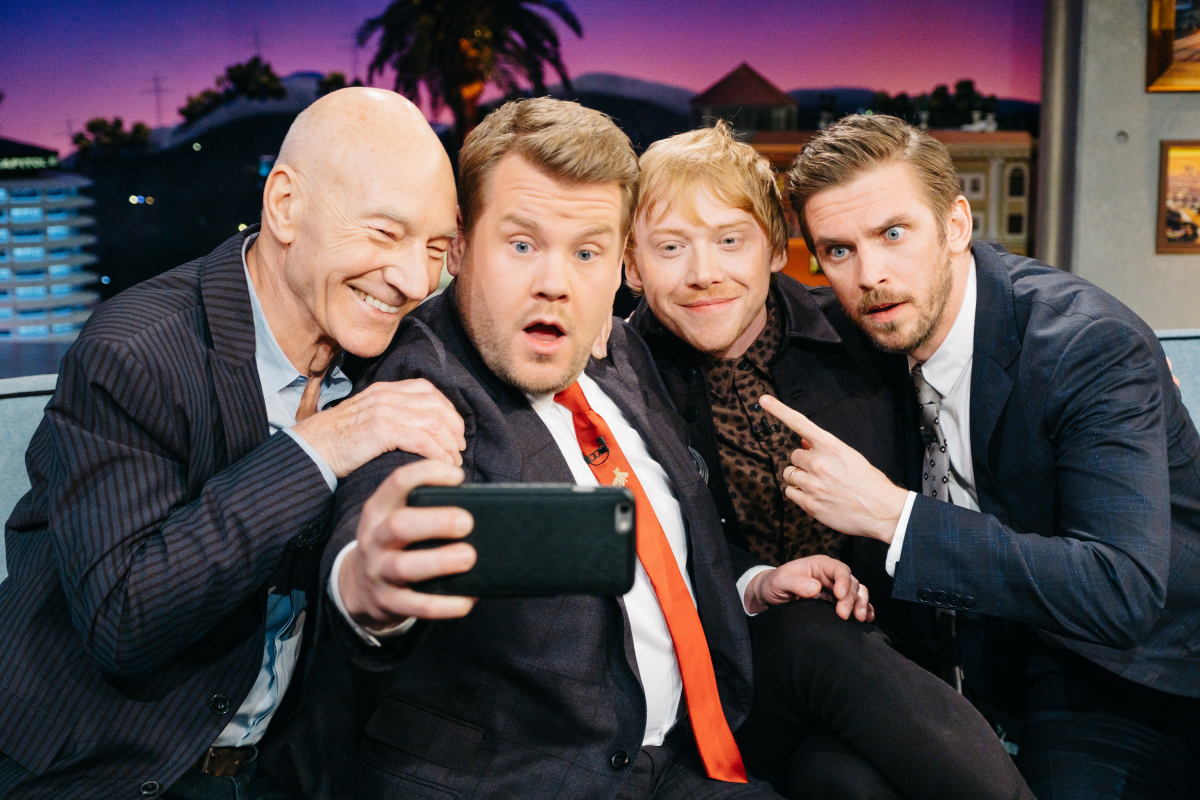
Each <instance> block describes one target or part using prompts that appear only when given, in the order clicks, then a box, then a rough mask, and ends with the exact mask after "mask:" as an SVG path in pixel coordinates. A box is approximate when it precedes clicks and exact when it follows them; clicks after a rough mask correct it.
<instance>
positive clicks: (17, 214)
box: [11, 207, 42, 222]
mask: <svg viewBox="0 0 1200 800" xmlns="http://www.w3.org/2000/svg"><path fill="white" fill-rule="evenodd" d="M11 216H12V221H13V222H41V221H42V210H41V209H40V208H36V207H35V208H14V209H13V210H12V214H11Z"/></svg>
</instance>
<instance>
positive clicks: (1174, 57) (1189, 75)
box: [1146, 0, 1200, 92]
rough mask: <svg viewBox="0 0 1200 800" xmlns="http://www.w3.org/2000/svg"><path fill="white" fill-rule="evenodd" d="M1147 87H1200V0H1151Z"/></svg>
mask: <svg viewBox="0 0 1200 800" xmlns="http://www.w3.org/2000/svg"><path fill="white" fill-rule="evenodd" d="M1149 6H1150V24H1149V26H1148V27H1147V42H1146V91H1148V92H1197V91H1200V0H1150V3H1149Z"/></svg>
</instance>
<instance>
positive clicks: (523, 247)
mask: <svg viewBox="0 0 1200 800" xmlns="http://www.w3.org/2000/svg"><path fill="white" fill-rule="evenodd" d="M513 249H514V250H516V251H517V253H518V254H519V255H523V256H524V255H528V254H529V253H530V252H532V251H533V246H532V245H530V244H529V242H513Z"/></svg>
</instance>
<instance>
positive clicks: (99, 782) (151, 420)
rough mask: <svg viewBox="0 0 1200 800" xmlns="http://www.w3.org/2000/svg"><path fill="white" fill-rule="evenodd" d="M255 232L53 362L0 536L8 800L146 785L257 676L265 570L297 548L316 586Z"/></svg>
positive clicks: (218, 720) (137, 294)
mask: <svg viewBox="0 0 1200 800" xmlns="http://www.w3.org/2000/svg"><path fill="white" fill-rule="evenodd" d="M254 230H256V228H251V229H249V230H247V231H245V232H244V233H242V234H240V235H238V236H235V237H234V238H232V239H230V240H229V241H227V242H225V243H224V244H223V245H221V246H220V247H219V248H217V250H216V251H214V252H213V253H212V254H210V255H208V256H206V257H204V258H201V259H199V260H197V261H194V262H192V263H190V264H185V265H184V266H181V267H178V268H176V269H173V270H171V271H170V272H167V273H164V274H163V275H160V276H159V277H157V278H154V279H152V280H150V281H147V282H145V283H143V284H140V285H138V286H135V287H134V288H132V289H129V290H128V291H126V292H123V293H122V294H121V295H119V296H118V297H116V298H114V299H112V300H110V301H108V302H107V303H105V304H104V305H103V306H101V307H100V308H99V309H98V310H97V312H96V313H95V314H94V315H93V316H92V318H91V319H90V320H89V321H88V324H87V326H86V327H85V329H84V330H83V332H82V333H81V334H80V337H79V339H78V341H76V342H75V344H74V345H72V347H71V349H70V350H69V351H68V352H67V353H66V355H65V356H64V358H63V363H62V367H61V371H60V374H59V381H58V388H57V391H56V392H55V395H54V397H53V399H52V400H51V402H50V404H49V406H48V407H47V409H46V414H45V417H44V419H43V421H42V423H41V425H40V426H39V428H38V430H37V432H36V433H35V435H34V437H33V440H32V442H31V444H30V446H29V450H28V454H27V456H26V463H27V466H28V470H29V476H30V482H31V484H32V488H31V489H30V491H29V493H28V494H27V495H25V497H24V498H22V499H21V501H20V503H19V504H18V505H17V507H16V509H15V510H14V512H13V514H12V517H11V518H10V519H9V521H8V525H7V527H6V529H5V535H6V537H7V538H6V546H7V557H8V571H9V577H8V580H6V581H5V582H4V583H3V584H2V585H0V642H2V643H3V645H2V647H3V657H2V658H0V777H2V776H3V775H5V774H8V775H10V776H11V775H12V774H13V773H14V766H13V765H14V763H15V764H16V765H17V771H20V772H22V773H23V777H24V779H23V781H22V782H21V783H20V784H19V785H18V786H17V788H16V789H15V790H13V791H12V793H11V795H10V796H11V797H13V798H17V797H48V796H54V797H106V798H120V797H129V798H142V797H144V796H146V795H151V796H153V795H154V794H156V793H161V792H162V791H163V790H165V789H166V787H168V786H169V785H170V784H171V783H173V782H174V781H175V780H176V779H177V778H178V777H179V776H180V775H181V774H182V773H183V771H184V770H186V769H187V768H188V766H190V765H191V764H193V763H194V762H195V761H196V760H197V759H198V758H199V756H200V755H201V753H202V752H203V751H204V749H205V748H206V747H208V746H209V745H210V744H211V743H212V742H213V740H214V739H216V737H217V734H218V733H220V731H221V730H222V729H223V728H224V727H225V726H226V725H227V724H228V722H229V720H230V719H231V718H232V716H233V714H234V712H236V710H237V708H238V707H239V706H240V705H241V703H242V700H243V699H244V698H245V696H246V694H247V693H248V692H249V690H250V687H251V686H252V685H253V683H254V680H255V677H256V676H257V674H258V672H259V667H260V665H261V662H262V658H263V646H264V645H263V643H264V638H263V637H264V627H263V626H264V619H265V617H264V614H265V608H266V600H267V588H268V583H269V582H270V581H271V579H272V578H273V577H275V578H278V577H279V576H278V571H279V570H281V569H283V567H281V564H283V565H287V564H289V563H290V564H293V565H295V564H299V563H300V562H301V561H302V560H303V559H299V557H298V555H297V551H298V550H305V551H308V552H309V553H310V555H308V559H309V560H310V561H311V564H312V565H311V569H312V570H313V571H314V573H315V568H316V564H317V558H318V557H319V550H318V549H314V548H313V546H314V545H317V544H319V543H320V541H321V540H322V538H323V536H324V533H325V527H326V524H327V520H328V515H329V512H330V510H331V507H332V495H331V493H330V492H329V489H328V487H327V485H326V484H325V480H324V479H323V478H322V477H321V473H320V472H319V470H318V469H317V467H316V465H315V464H314V463H313V462H312V460H311V459H310V458H309V457H308V456H307V455H306V454H305V453H304V451H303V450H302V449H301V448H300V447H299V446H298V445H297V444H296V443H295V442H294V441H293V440H292V439H291V438H290V437H289V436H287V435H283V434H276V435H275V436H271V437H269V438H268V435H267V434H268V428H267V417H266V408H265V405H264V402H263V396H262V389H261V387H260V386H259V380H258V370H257V366H256V364H255V359H254V322H253V319H252V317H251V311H250V298H249V293H248V291H247V287H246V279H245V273H244V272H243V268H242V259H241V249H242V242H243V240H244V237H245V236H246V235H248V234H250V233H252V232H253V231H254ZM5 762H7V769H5ZM3 795H4V791H3V788H2V787H0V796H3Z"/></svg>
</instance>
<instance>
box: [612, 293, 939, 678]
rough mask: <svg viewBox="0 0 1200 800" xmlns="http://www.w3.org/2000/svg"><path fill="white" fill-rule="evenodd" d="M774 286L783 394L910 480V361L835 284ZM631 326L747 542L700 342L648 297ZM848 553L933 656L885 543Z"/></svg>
mask: <svg viewBox="0 0 1200 800" xmlns="http://www.w3.org/2000/svg"><path fill="white" fill-rule="evenodd" d="M771 292H772V293H773V295H774V297H775V302H776V304H777V306H778V308H779V311H780V313H781V314H782V315H783V326H784V337H785V342H784V346H783V347H781V348H780V349H779V352H778V353H777V354H776V356H775V360H774V361H773V362H772V363H771V379H772V381H773V382H774V384H775V388H776V390H777V391H778V393H779V399H780V400H782V401H783V402H784V403H786V404H787V405H789V406H791V407H792V408H794V409H796V410H797V411H799V412H800V413H802V414H804V415H805V416H806V417H808V418H809V419H811V420H812V421H813V422H814V423H816V424H817V425H820V426H821V427H822V428H823V429H825V430H827V431H829V432H830V433H832V434H834V435H835V436H837V437H838V438H839V439H841V440H842V441H843V442H846V443H847V444H849V445H850V446H851V447H853V448H854V449H855V450H857V451H858V452H860V453H862V454H863V456H865V457H866V459H867V460H868V461H870V462H871V463H872V464H874V465H875V466H876V467H877V468H878V469H880V470H881V471H882V472H883V473H884V474H886V475H887V476H888V477H889V478H891V479H892V480H894V481H896V482H897V483H902V482H903V481H904V480H905V475H906V470H905V462H904V455H903V454H904V444H905V439H904V434H903V430H904V424H905V422H906V417H905V413H904V404H903V398H905V397H907V394H906V392H905V390H904V385H905V381H907V374H906V372H905V371H904V363H903V359H899V360H897V359H896V358H895V357H894V356H887V355H885V354H883V353H881V352H880V351H879V350H877V349H876V348H875V347H874V346H872V345H871V344H870V342H869V341H868V340H867V339H866V338H865V337H864V336H863V334H862V332H861V331H859V329H858V328H857V327H856V326H855V325H854V323H853V322H852V321H851V320H850V319H849V317H847V316H846V314H845V312H844V311H842V307H841V305H840V304H839V303H838V300H837V297H836V296H835V295H834V294H833V291H832V290H831V289H829V288H828V287H816V288H810V287H807V286H804V285H803V284H801V283H800V282H799V281H797V280H795V279H794V278H790V277H788V276H787V275H782V274H777V275H775V276H773V277H772V279H771ZM629 324H630V325H631V326H632V327H633V329H634V330H636V331H637V332H638V333H639V334H641V335H642V336H643V337H644V338H645V340H646V344H647V346H648V347H649V348H650V352H651V353H652V354H653V356H654V360H655V362H656V364H657V367H658V372H659V374H660V375H661V377H662V380H663V383H664V384H665V385H666V387H667V393H668V395H669V396H670V398H671V401H672V403H673V404H674V406H675V408H676V409H677V410H678V411H679V412H680V413H681V414H682V415H683V416H684V418H685V419H686V420H687V421H688V432H689V435H690V439H691V445H692V447H693V448H695V449H696V451H697V452H699V453H700V455H701V456H702V457H703V458H704V461H705V463H706V464H707V466H708V485H709V489H710V490H711V491H712V495H713V499H714V500H715V501H716V504H717V509H718V511H719V512H720V515H721V523H722V525H723V526H724V528H725V536H726V538H728V540H729V541H730V542H731V543H732V544H735V545H738V546H740V547H744V546H745V538H744V535H743V533H742V529H741V524H740V522H739V521H738V517H737V513H736V512H735V510H734V507H733V501H732V500H731V499H730V496H729V488H728V486H727V485H726V482H725V473H724V471H723V470H722V469H721V454H720V450H719V449H718V446H717V438H716V429H715V427H714V424H713V415H712V403H711V400H710V396H709V388H708V385H707V382H706V381H705V379H704V372H703V370H702V369H701V365H700V361H699V358H698V356H697V354H696V351H695V349H694V348H692V347H691V346H690V345H689V344H688V343H687V342H685V341H683V340H682V339H680V338H679V337H677V336H676V335H675V334H673V333H671V331H669V330H668V329H667V328H666V327H665V326H664V325H663V324H662V322H660V321H659V319H658V318H657V317H656V316H655V315H654V312H653V311H652V310H651V309H650V306H649V304H647V303H646V301H645V300H643V301H642V302H641V304H640V305H639V306H638V307H637V309H636V310H635V311H634V312H633V315H632V316H631V317H630V318H629ZM897 387H899V388H897ZM840 555H841V557H842V558H843V559H845V560H846V561H847V562H848V563H850V564H851V565H852V566H853V568H854V572H855V575H856V576H857V577H858V578H859V579H860V580H861V581H862V582H863V583H865V584H866V585H867V587H868V588H869V589H870V590H871V599H872V602H873V603H874V604H875V606H876V611H877V613H878V620H879V622H880V624H881V626H882V627H884V628H885V629H886V630H887V631H888V633H889V634H890V635H892V637H893V639H898V640H903V641H904V642H906V643H908V644H909V645H912V646H911V647H905V646H901V649H903V650H904V651H905V653H906V654H907V655H910V656H918V657H919V658H920V659H921V660H928V658H927V656H926V654H925V653H923V652H919V653H918V652H915V651H914V649H913V648H914V647H917V646H918V645H919V646H920V647H922V648H926V647H928V646H929V641H927V640H929V638H930V636H931V635H932V634H931V632H930V631H931V628H930V622H929V620H928V619H926V618H925V617H926V615H924V614H916V615H914V613H913V611H914V609H913V608H912V606H911V605H910V604H908V603H900V602H895V603H892V602H889V596H890V595H891V592H892V580H891V578H890V577H889V576H888V574H887V572H886V571H885V569H884V561H885V559H886V556H887V546H886V545H884V544H883V543H882V542H877V541H874V540H870V539H862V538H856V539H854V540H853V542H852V548H851V549H850V551H849V552H845V553H842V554H840ZM897 644H900V642H899V641H898V642H897Z"/></svg>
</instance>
